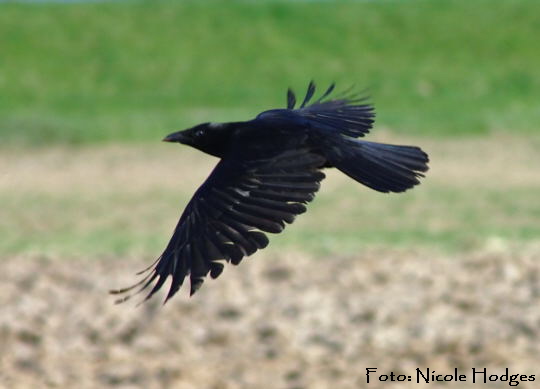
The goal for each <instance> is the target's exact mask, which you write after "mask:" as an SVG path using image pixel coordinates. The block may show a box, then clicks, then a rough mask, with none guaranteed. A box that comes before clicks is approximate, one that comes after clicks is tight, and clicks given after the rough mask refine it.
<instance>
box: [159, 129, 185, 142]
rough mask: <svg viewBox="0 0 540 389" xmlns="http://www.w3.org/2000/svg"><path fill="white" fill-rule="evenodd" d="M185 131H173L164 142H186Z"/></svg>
mask: <svg viewBox="0 0 540 389" xmlns="http://www.w3.org/2000/svg"><path fill="white" fill-rule="evenodd" d="M183 132H184V131H178V132H173V133H172V134H169V135H167V136H166V137H165V138H163V142H178V143H184V141H185V140H186V136H185V134H183Z"/></svg>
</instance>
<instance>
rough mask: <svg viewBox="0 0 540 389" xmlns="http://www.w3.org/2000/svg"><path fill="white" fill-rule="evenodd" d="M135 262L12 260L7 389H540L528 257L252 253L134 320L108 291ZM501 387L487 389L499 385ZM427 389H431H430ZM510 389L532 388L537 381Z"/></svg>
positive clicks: (0, 374)
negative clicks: (440, 377) (476, 378)
mask: <svg viewBox="0 0 540 389" xmlns="http://www.w3.org/2000/svg"><path fill="white" fill-rule="evenodd" d="M142 266H143V263H140V261H138V260H132V259H128V258H126V259H118V258H109V259H107V258H102V259H99V260H83V259H73V260H71V261H69V260H66V259H65V258H64V259H55V258H39V257H11V258H4V259H3V261H2V272H1V274H0V283H1V285H2V288H1V289H0V304H1V306H2V315H1V316H0V349H1V350H2V351H1V361H0V386H1V387H5V388H38V387H57V388H75V387H76V388H98V387H119V388H139V387H144V388H216V389H217V388H220V389H221V388H223V389H225V388H289V389H292V388H330V387H337V388H359V387H370V388H388V387H392V388H413V387H417V384H416V383H414V382H413V383H401V384H398V383H394V384H393V385H390V384H388V383H386V384H378V383H373V384H369V385H367V384H366V383H365V368H367V367H377V368H378V369H379V372H381V373H390V372H391V371H394V372H396V373H401V374H407V375H413V376H415V369H416V368H417V367H418V368H422V369H425V368H427V367H429V368H431V369H434V370H436V371H437V372H445V373H452V372H453V369H454V368H459V369H460V371H462V372H463V373H464V374H466V375H467V377H468V382H465V383H459V384H456V385H454V384H450V385H441V387H446V388H448V387H452V388H453V387H456V388H457V387H459V388H473V387H484V386H478V384H475V385H473V384H472V383H471V382H470V380H471V379H472V378H471V373H470V370H471V368H472V367H476V368H487V369H488V371H489V372H490V374H491V373H493V374H495V373H498V374H503V373H504V369H505V368H509V369H510V373H511V374H527V375H530V374H535V375H536V376H537V377H538V378H539V379H540V377H539V376H538V374H540V370H539V369H540V368H539V366H540V364H539V362H540V342H539V335H540V331H539V328H540V309H538V307H539V305H540V247H539V246H531V247H519V248H518V247H508V246H501V245H498V244H497V243H496V242H494V244H493V245H492V246H491V247H488V248H486V249H485V250H484V251H482V252H477V253H468V254H460V255H455V256H445V255H440V254H434V253H432V252H429V251H426V250H420V251H417V252H411V251H395V250H394V251H386V250H370V251H366V252H364V253H362V255H359V256H358V257H334V258H326V259H314V258H309V257H307V256H305V255H303V254H295V253H284V254H283V255H280V256H276V257H270V256H268V255H265V254H264V253H261V254H260V255H258V256H257V257H256V258H253V259H248V260H245V261H244V263H242V264H241V266H240V267H237V268H235V267H227V269H226V270H225V273H226V274H224V275H223V276H222V277H220V278H219V279H218V280H215V281H207V282H206V283H205V287H203V288H202V289H201V290H200V291H199V292H198V293H197V294H196V295H195V296H194V297H192V298H188V297H187V296H186V290H182V292H181V293H180V294H179V296H177V297H176V298H175V299H173V300H171V301H170V302H169V303H167V305H165V306H164V307H162V306H161V299H162V297H163V295H159V296H156V297H157V298H154V299H152V300H150V302H149V303H147V304H144V305H142V306H139V307H138V308H135V306H134V305H135V304H134V303H131V302H129V303H126V304H123V305H114V304H113V298H112V297H108V296H107V295H106V291H107V290H108V289H110V288H114V287H118V286H124V285H127V284H129V283H131V282H133V281H134V279H135V278H134V276H128V275H129V274H132V273H133V271H134V270H137V269H138V268H139V267H142ZM506 386H508V384H507V383H506V384H500V385H495V384H493V385H492V386H489V385H488V387H494V388H496V387H506ZM430 387H439V386H438V385H437V384H432V385H431V386H430ZM519 387H523V388H534V387H537V384H536V383H528V382H526V383H521V384H520V386H519Z"/></svg>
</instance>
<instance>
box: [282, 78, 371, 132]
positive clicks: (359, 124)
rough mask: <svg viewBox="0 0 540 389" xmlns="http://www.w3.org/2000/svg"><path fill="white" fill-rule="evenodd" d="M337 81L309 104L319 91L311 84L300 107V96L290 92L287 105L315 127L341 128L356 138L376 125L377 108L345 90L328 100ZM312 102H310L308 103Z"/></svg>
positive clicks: (336, 129)
mask: <svg viewBox="0 0 540 389" xmlns="http://www.w3.org/2000/svg"><path fill="white" fill-rule="evenodd" d="M334 88H335V84H331V85H330V87H329V88H328V89H327V90H326V92H324V93H323V94H322V95H321V97H319V98H318V99H317V100H315V101H314V102H312V103H311V104H309V103H310V102H311V100H312V98H313V96H314V94H315V83H314V82H313V81H311V82H310V83H309V86H308V89H307V92H306V96H305V98H304V100H303V102H302V104H301V105H300V107H298V108H297V109H294V107H295V105H296V96H295V95H294V93H293V92H292V91H291V90H290V89H289V90H288V91H287V108H288V109H291V110H292V109H294V112H295V113H297V114H299V115H300V116H302V117H303V118H304V119H307V121H308V122H310V123H311V124H312V125H313V126H316V127H319V128H326V129H329V130H332V131H338V132H340V133H342V134H344V135H348V136H351V137H354V138H358V137H362V136H364V135H365V134H367V133H368V132H369V130H370V129H371V127H372V126H373V122H374V118H375V111H374V109H373V106H372V105H371V104H368V103H366V101H367V98H366V97H359V96H361V94H360V95H354V94H350V93H349V92H344V93H342V94H341V96H337V97H335V98H334V99H327V98H328V96H329V95H330V94H331V93H332V92H333V91H334ZM308 104H309V105H308Z"/></svg>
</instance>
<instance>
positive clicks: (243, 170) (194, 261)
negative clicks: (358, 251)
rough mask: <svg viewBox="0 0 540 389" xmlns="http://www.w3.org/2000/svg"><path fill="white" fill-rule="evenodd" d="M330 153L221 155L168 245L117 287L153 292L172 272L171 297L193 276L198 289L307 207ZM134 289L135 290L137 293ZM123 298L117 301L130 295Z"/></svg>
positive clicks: (118, 291)
mask: <svg viewBox="0 0 540 389" xmlns="http://www.w3.org/2000/svg"><path fill="white" fill-rule="evenodd" d="M323 163H324V158H323V157H321V156H319V155H316V154H313V153H310V152H309V151H308V150H306V149H301V150H289V151H285V152H282V153H280V154H278V155H276V156H273V157H270V158H264V159H253V160H248V161H241V160H228V159H223V160H221V161H220V162H219V163H218V164H217V165H216V167H215V168H214V170H213V172H212V173H211V174H210V176H209V177H208V178H207V180H206V181H205V182H204V184H203V185H202V186H201V187H200V188H199V189H198V190H197V192H195V195H194V196H193V198H192V199H191V201H190V202H189V203H188V205H187V207H186V209H185V210H184V213H183V214H182V216H181V217H180V221H179V222H178V225H177V226H176V229H175V230H174V233H173V236H172V238H171V240H170V242H169V244H168V245H167V247H166V248H165V251H163V253H162V254H161V256H160V257H159V258H158V259H157V260H156V262H154V263H153V264H152V265H151V266H150V267H149V268H148V269H146V270H144V271H143V272H142V273H145V272H148V274H147V275H146V277H144V278H143V279H142V280H141V281H140V282H138V283H137V284H135V285H133V286H131V287H129V288H125V289H121V290H116V291H111V293H113V294H123V293H127V292H129V291H131V290H133V289H136V288H138V290H137V291H136V292H135V293H134V294H136V293H139V292H141V291H143V290H145V289H147V288H149V287H150V286H152V285H153V286H152V289H151V290H150V292H149V293H148V295H147V296H146V299H149V298H150V297H152V295H153V294H154V293H155V292H157V291H158V290H159V289H160V288H161V287H162V286H163V284H164V283H165V281H166V280H167V278H168V277H169V276H171V277H172V282H171V284H170V288H169V292H168V294H167V297H166V300H165V301H167V300H168V299H170V298H171V297H172V296H173V295H174V294H175V293H176V292H177V291H178V290H179V289H180V287H181V286H182V283H183V282H184V279H185V278H186V277H187V276H189V278H190V284H191V290H190V294H193V293H195V291H197V289H198V288H199V287H200V286H201V284H202V283H203V280H204V278H205V277H206V276H207V275H208V274H210V277H212V278H216V277H218V276H219V275H220V274H221V272H222V271H223V267H224V266H223V262H231V263H233V264H235V265H237V264H238V263H240V261H241V260H242V258H244V257H245V256H248V255H251V254H253V253H254V252H255V251H257V250H258V249H262V248H264V247H266V246H267V245H268V238H267V236H266V234H265V233H267V232H270V233H279V232H281V231H282V230H283V228H284V227H285V223H292V222H293V220H294V218H295V216H296V215H299V214H301V213H303V212H305V211H306V206H305V204H307V203H308V202H310V201H311V200H312V199H313V198H314V195H315V192H316V191H317V190H318V189H319V183H320V181H321V180H322V179H323V178H324V174H323V173H322V172H321V171H320V170H319V168H320V167H321V166H322V164H323ZM132 295H133V294H132ZM132 295H127V296H126V297H123V298H120V299H119V300H117V302H122V301H125V300H127V299H129V298H130V297H131V296H132Z"/></svg>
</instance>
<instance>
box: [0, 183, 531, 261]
mask: <svg viewBox="0 0 540 389" xmlns="http://www.w3.org/2000/svg"><path fill="white" fill-rule="evenodd" d="M188 196H189V195H188V194H187V193H180V194H178V193H174V192H156V191H153V192H151V193H148V192H143V193H140V194H131V195H125V194H124V195H122V194H115V195H107V196H93V195H92V194H88V195H80V194H78V195H73V194H68V195H55V196H51V195H46V194H38V195H31V194H26V195H23V196H21V195H20V194H18V195H17V196H11V195H9V194H6V193H4V194H3V195H2V196H1V197H0V201H2V204H4V205H7V206H8V207H7V208H6V210H5V211H4V214H3V220H2V222H1V223H0V232H1V233H2V239H1V240H0V253H3V254H4V255H12V254H24V253H40V254H51V255H62V256H78V255H81V254H84V255H90V256H95V255H98V256H100V255H142V256H153V255H157V254H159V252H160V250H162V249H163V247H165V244H166V243H167V240H168V238H169V237H170V234H171V232H172V230H173V227H174V224H175V223H176V221H177V219H178V217H179V215H180V212H181V209H182V208H183V206H184V205H185V204H186V202H187V201H188ZM536 198H537V189H534V190H531V189H530V188H523V189H515V190H511V191H506V192H505V193H504V196H502V195H501V193H500V192H499V191H498V190H495V189H484V190H481V191H477V192H476V196H475V197H474V198H473V197H472V196H471V193H469V192H466V191H457V190H453V189H451V188H440V187H439V188H437V187H436V188H434V187H427V188H426V187H423V188H419V189H417V190H416V191H412V192H410V193H407V194H403V195H387V196H383V195H380V194H378V193H372V192H369V191H368V190H366V189H364V188H362V187H360V186H359V185H354V184H352V185H348V186H347V187H346V189H345V190H341V191H340V193H339V194H335V193H333V194H329V193H324V191H323V193H321V194H320V195H319V196H318V197H317V199H316V200H315V201H314V202H313V204H311V205H310V206H309V212H308V213H307V214H306V215H302V216H301V217H299V218H298V220H297V221H296V222H295V223H294V224H293V225H291V226H289V227H287V230H286V232H285V233H283V234H280V235H271V236H270V238H271V245H270V249H271V250H276V251H277V252H279V251H281V250H290V249H295V250H301V251H304V252H308V253H311V254H315V255H320V256H326V255H330V254H335V253H340V254H355V253H359V252H361V251H362V250H363V249H365V248H368V247H390V248H405V249H408V248H413V247H424V248H425V247H428V248H431V249H438V250H443V251H468V250H474V249H481V248H483V247H484V246H485V245H486V244H487V242H489V241H490V240H491V239H500V240H502V241H503V242H507V243H510V242H512V243H513V244H516V243H520V242H522V243H523V242H528V241H534V240H535V239H536V240H537V239H538V237H539V236H540V225H539V224H538V220H539V219H540V213H539V210H540V208H539V207H537V206H536V205H535V204H536V201H537V199H536ZM344 202H346V203H347V204H348V206H346V207H345V206H340V203H344ZM140 204H143V206H140ZM535 213H536V214H535Z"/></svg>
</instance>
